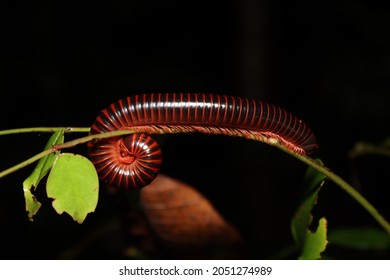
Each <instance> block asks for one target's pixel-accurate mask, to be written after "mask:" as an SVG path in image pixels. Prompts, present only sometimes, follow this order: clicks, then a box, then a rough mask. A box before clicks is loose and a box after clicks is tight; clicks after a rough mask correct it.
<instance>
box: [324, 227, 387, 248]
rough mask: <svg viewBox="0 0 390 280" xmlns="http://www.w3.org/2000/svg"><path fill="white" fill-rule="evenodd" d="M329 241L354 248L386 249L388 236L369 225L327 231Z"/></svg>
mask: <svg viewBox="0 0 390 280" xmlns="http://www.w3.org/2000/svg"><path fill="white" fill-rule="evenodd" d="M329 242H330V243H331V244H332V245H336V246H339V247H344V248H349V249H356V250H388V249H390V236H389V234H388V233H386V232H385V231H383V230H379V229H377V228H371V227H361V228H352V227H351V228H338V229H334V230H332V231H331V232H329Z"/></svg>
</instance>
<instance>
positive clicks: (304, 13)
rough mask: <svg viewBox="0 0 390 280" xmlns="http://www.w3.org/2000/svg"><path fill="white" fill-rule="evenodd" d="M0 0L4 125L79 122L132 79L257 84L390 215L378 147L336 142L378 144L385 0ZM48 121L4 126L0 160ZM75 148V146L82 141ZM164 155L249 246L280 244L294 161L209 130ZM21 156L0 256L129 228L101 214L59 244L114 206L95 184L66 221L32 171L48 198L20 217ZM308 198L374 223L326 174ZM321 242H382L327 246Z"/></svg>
mask: <svg viewBox="0 0 390 280" xmlns="http://www.w3.org/2000/svg"><path fill="white" fill-rule="evenodd" d="M0 5H1V6H2V7H1V8H0V11H1V12H0V13H1V18H2V19H3V22H2V25H1V26H2V28H1V46H2V50H1V53H0V59H1V61H0V117H1V118H0V120H1V121H0V129H8V128H17V127H32V126H90V125H91V123H92V122H93V121H94V119H95V117H96V116H97V114H98V113H99V111H100V110H101V109H103V108H105V107H106V106H108V105H109V104H110V103H112V102H114V101H116V100H117V99H119V98H123V97H125V96H128V95H133V94H137V93H149V92H205V93H218V94H226V95H238V96H247V97H255V98H259V99H261V100H264V101H268V102H271V103H275V104H277V105H279V106H281V107H284V108H285V109H287V110H288V111H290V112H291V113H293V114H295V115H297V116H299V117H300V118H302V119H303V120H305V122H307V123H308V124H309V126H310V127H311V128H312V130H313V131H314V132H315V135H316V137H317V139H318V142H319V145H320V148H321V154H320V156H321V158H322V159H323V161H324V162H325V164H326V165H327V166H329V167H330V168H332V169H333V170H334V171H335V172H336V173H338V174H339V175H341V176H342V177H343V178H346V180H348V181H350V182H352V183H353V184H354V185H355V186H356V187H358V188H359V190H360V191H361V192H363V194H364V195H365V196H366V197H367V198H368V199H369V200H370V201H371V202H373V204H374V205H376V206H377V207H378V209H379V211H380V212H381V213H383V214H384V216H385V217H390V210H389V208H388V196H386V195H385V194H386V192H387V188H388V180H387V177H385V175H386V173H388V171H389V161H388V159H385V158H384V157H380V156H365V157H362V158H359V159H357V160H353V161H352V160H350V159H349V158H348V151H349V150H350V149H352V147H353V146H354V145H355V143H356V142H358V141H367V142H371V143H374V144H377V143H380V142H382V141H384V140H385V139H386V137H388V136H389V129H388V128H389V125H388V123H389V120H390V118H389V116H390V110H389V109H388V107H389V99H390V98H389V96H390V95H389V89H390V82H389V81H390V80H389V77H390V41H389V31H390V29H389V27H390V16H389V14H390V8H389V7H388V6H386V4H383V2H382V1H362V0H358V1H266V0H264V1H254V0H248V1H192V0H191V1H156V0H154V1H104V2H93V1H91V2H89V1H29V2H26V3H24V2H17V1H3V2H2V4H0ZM47 137H48V135H43V134H42V135H35V134H28V135H13V136H3V137H1V139H0V147H1V150H0V152H1V158H2V160H1V161H0V167H1V170H3V169H5V168H8V167H10V166H12V165H14V164H16V163H18V162H20V161H22V160H24V159H26V158H28V157H30V156H32V155H34V154H35V153H37V152H38V151H40V150H41V149H42V147H43V146H44V144H45V142H46V140H47ZM72 137H74V136H70V138H72ZM72 151H74V152H78V153H81V154H86V148H85V147H78V148H76V149H74V150H72ZM163 156H164V166H163V172H164V173H165V174H168V175H170V176H172V177H175V178H179V179H181V180H183V181H185V182H187V183H190V184H191V185H193V186H194V187H196V188H197V189H198V190H199V191H200V192H202V193H203V194H205V195H206V196H207V197H208V198H209V199H210V200H211V201H212V202H213V203H214V205H215V206H216V208H217V209H218V210H219V211H220V212H221V213H222V214H223V215H224V217H225V218H226V219H227V220H228V221H230V222H231V223H232V224H233V225H235V226H236V228H237V229H238V230H239V231H240V233H241V234H242V236H243V238H244V240H245V241H246V243H247V244H249V247H250V251H251V257H253V258H276V257H277V255H278V252H280V251H281V250H283V249H284V248H286V246H288V245H290V244H292V243H293V241H292V237H291V234H290V228H289V226H290V220H291V217H292V215H293V213H294V210H295V209H296V207H297V205H298V204H299V200H300V198H301V196H302V194H303V188H302V180H303V176H304V172H305V169H306V167H305V166H304V165H303V164H302V163H300V162H298V161H297V160H295V159H293V158H291V157H289V156H287V155H285V154H283V153H282V152H280V151H278V150H276V149H273V148H271V147H268V146H266V145H264V144H260V143H255V142H251V141H245V140H243V139H231V138H228V137H223V136H209V135H173V136H168V137H167V138H166V139H165V141H164V144H163ZM30 172H31V167H28V168H25V169H23V170H20V171H18V172H16V173H13V174H12V175H9V176H8V177H6V178H2V179H1V180H0V246H1V250H0V258H5V259H9V258H11V259H26V258H27V259H28V258H33V259H35V258H43V259H46V258H61V257H65V258H67V257H72V258H103V259H105V258H122V257H123V248H124V247H125V246H126V245H128V244H127V242H126V234H125V233H123V232H121V231H120V230H112V231H110V230H107V232H108V233H107V234H106V235H104V236H103V237H102V238H100V239H98V240H97V241H94V242H91V243H89V244H87V245H85V248H83V249H82V250H81V249H80V251H77V253H75V254H72V253H69V248H78V245H77V244H79V243H80V242H82V241H80V240H84V239H83V238H85V236H89V235H90V233H91V232H93V231H96V230H98V229H101V228H102V227H103V228H104V227H105V225H106V223H107V221H109V220H110V219H111V218H112V219H114V220H115V217H116V216H118V215H120V213H118V211H120V209H117V208H115V203H113V202H112V201H110V197H109V196H107V192H106V191H105V190H102V191H101V200H100V201H99V205H98V209H97V211H96V212H95V213H94V214H91V215H89V216H88V218H87V220H86V222H85V223H84V224H82V225H78V224H76V223H74V222H73V221H71V218H70V217H69V216H66V215H62V216H58V215H56V214H55V212H54V210H52V208H51V206H50V201H48V200H45V191H44V188H43V186H44V185H42V186H41V187H40V188H41V189H40V190H39V191H38V196H39V197H40V199H41V200H42V202H43V204H44V205H43V207H42V209H41V210H40V212H39V213H38V215H37V216H36V219H35V222H33V223H31V222H28V221H27V218H26V214H25V212H24V199H23V191H22V181H23V180H24V178H25V177H26V176H27V175H28V174H29V173H30ZM386 181H387V183H385V182H386ZM317 211H318V215H325V216H326V217H327V218H328V220H329V229H330V230H331V229H333V228H337V227H338V226H355V225H357V226H375V227H376V226H377V224H376V223H375V221H373V219H372V218H371V217H370V216H369V215H368V214H367V213H366V212H365V210H363V209H362V208H361V207H360V206H358V204H357V203H356V202H354V201H353V200H352V198H350V197H349V196H347V195H346V194H345V193H344V192H343V191H341V190H339V189H338V187H337V186H335V185H333V184H332V183H327V184H326V185H325V187H324V190H323V191H322V193H321V195H320V200H319V205H318V209H317ZM79 247H80V246H79ZM64 252H67V253H69V254H66V253H64ZM329 254H330V255H329V256H330V257H333V258H383V257H386V256H384V255H383V254H380V253H378V254H376V253H367V252H358V253H355V252H349V251H347V252H345V251H338V250H337V249H335V248H332V247H330V249H329ZM332 254H333V255H332Z"/></svg>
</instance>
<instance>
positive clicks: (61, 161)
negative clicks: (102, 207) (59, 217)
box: [46, 153, 99, 223]
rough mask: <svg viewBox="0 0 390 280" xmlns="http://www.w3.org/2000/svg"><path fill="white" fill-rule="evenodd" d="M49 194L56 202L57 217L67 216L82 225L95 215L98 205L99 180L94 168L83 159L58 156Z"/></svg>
mask: <svg viewBox="0 0 390 280" xmlns="http://www.w3.org/2000/svg"><path fill="white" fill-rule="evenodd" d="M46 191H47V195H48V197H50V198H53V199H54V200H53V207H54V209H55V210H56V211H57V213H58V214H62V213H63V212H66V213H68V214H69V215H70V216H71V217H72V218H73V220H75V221H77V222H78V223H82V222H83V221H84V220H85V218H86V216H87V214H88V213H90V212H93V211H95V209H96V205H97V201H98V195H99V180H98V176H97V173H96V170H95V167H94V165H93V164H92V162H90V161H89V160H88V159H87V158H85V157H83V156H80V155H74V154H67V153H64V154H60V155H58V156H57V158H56V160H55V162H54V164H53V168H52V170H51V172H50V174H49V178H48V179H47V185H46Z"/></svg>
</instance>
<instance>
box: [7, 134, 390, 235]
mask: <svg viewBox="0 0 390 280" xmlns="http://www.w3.org/2000/svg"><path fill="white" fill-rule="evenodd" d="M63 129H64V128H63V127H33V128H17V129H9V130H2V131H0V135H7V134H16V133H28V132H55V131H58V130H63ZM89 130H90V128H89V127H68V128H65V132H89ZM132 133H134V131H131V130H117V131H112V132H107V133H101V134H95V135H89V136H86V137H82V138H78V139H75V140H72V141H69V142H65V143H62V144H59V145H55V146H53V147H51V148H50V149H47V150H45V151H43V152H41V153H39V154H37V155H35V156H33V157H31V158H29V159H27V160H25V161H23V162H21V163H19V164H17V165H15V166H13V167H10V168H8V169H6V170H4V171H2V172H0V178H2V177H4V176H6V175H8V174H10V173H12V172H15V171H17V170H19V169H21V168H23V167H25V166H27V165H29V164H31V163H33V162H35V161H37V160H39V159H40V158H43V157H45V156H47V155H49V154H51V153H53V152H56V151H58V150H62V149H66V148H71V147H74V146H76V145H79V144H83V143H86V142H88V141H91V140H94V139H102V138H109V137H115V136H120V135H125V134H132ZM161 133H162V134H163V133H164V131H161ZM171 133H172V132H171ZM173 133H180V131H175V132H173ZM258 141H261V142H264V143H266V144H269V145H272V146H275V147H277V148H279V149H280V150H282V151H284V152H286V153H288V154H290V155H292V156H293V157H295V158H297V159H299V160H300V161H302V162H304V163H306V164H307V165H308V166H311V167H312V168H314V169H316V170H317V171H319V172H320V173H322V174H324V175H325V176H327V178H328V179H329V180H331V181H333V182H334V183H335V184H336V185H338V186H339V187H341V188H342V189H343V190H344V191H345V192H347V193H348V194H349V195H350V196H351V197H352V198H354V199H355V200H356V201H357V202H358V203H359V204H360V205H361V206H362V207H363V208H364V209H366V210H367V212H369V213H370V214H371V216H372V217H373V218H374V219H375V220H376V221H377V222H378V223H379V224H380V225H381V226H382V227H383V228H384V229H385V230H386V232H387V233H388V234H390V224H389V222H387V221H386V219H385V218H384V217H383V216H382V215H381V214H380V213H379V212H378V210H377V209H376V208H375V207H374V206H373V205H372V204H371V203H370V202H369V201H368V200H367V199H366V198H364V197H363V196H362V195H361V194H360V193H359V192H358V191H356V190H355V189H354V188H353V187H352V186H351V185H350V184H348V183H347V182H346V181H344V180H343V179H342V178H340V177H339V176H338V175H336V174H335V173H333V172H332V171H330V170H329V169H328V168H326V167H325V166H323V165H322V164H320V163H319V162H317V161H315V160H314V159H312V158H310V157H308V156H306V155H300V154H298V153H296V152H294V151H292V150H289V149H287V148H286V147H285V146H283V145H282V144H280V143H279V142H278V141H275V139H268V138H266V137H264V138H263V139H260V140H258Z"/></svg>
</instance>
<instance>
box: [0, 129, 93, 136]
mask: <svg viewBox="0 0 390 280" xmlns="http://www.w3.org/2000/svg"><path fill="white" fill-rule="evenodd" d="M90 129H91V128H90V127H26V128H14V129H7V130H0V136H1V135H8V134H19V133H31V132H56V131H60V130H64V132H65V133H70V132H84V133H85V132H89V130H90Z"/></svg>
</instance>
